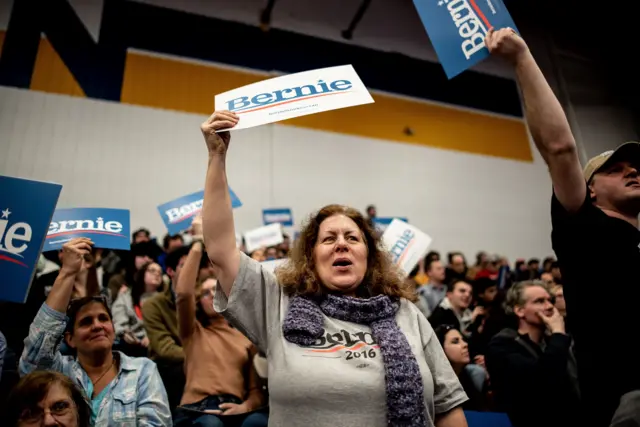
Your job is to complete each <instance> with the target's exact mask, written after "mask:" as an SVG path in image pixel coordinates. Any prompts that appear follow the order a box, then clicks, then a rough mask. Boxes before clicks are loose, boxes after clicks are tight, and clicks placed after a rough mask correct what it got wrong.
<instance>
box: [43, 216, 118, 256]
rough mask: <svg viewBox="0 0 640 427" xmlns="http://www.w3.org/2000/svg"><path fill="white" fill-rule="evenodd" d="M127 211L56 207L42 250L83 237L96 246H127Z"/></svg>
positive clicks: (116, 247) (51, 248)
mask: <svg viewBox="0 0 640 427" xmlns="http://www.w3.org/2000/svg"><path fill="white" fill-rule="evenodd" d="M130 227H131V226H130V214H129V211H128V210H127V209H109V208H72V209H56V211H55V212H54V214H53V219H52V220H51V224H50V225H49V231H48V232H47V238H46V240H45V242H44V248H43V250H42V251H43V252H46V251H56V250H59V249H62V246H63V245H64V244H65V243H67V242H68V241H70V240H73V239H76V238H79V237H87V238H89V239H91V240H92V241H93V243H94V246H95V247H96V248H105V249H122V250H129V249H130V248H131V237H130V236H131V231H130Z"/></svg>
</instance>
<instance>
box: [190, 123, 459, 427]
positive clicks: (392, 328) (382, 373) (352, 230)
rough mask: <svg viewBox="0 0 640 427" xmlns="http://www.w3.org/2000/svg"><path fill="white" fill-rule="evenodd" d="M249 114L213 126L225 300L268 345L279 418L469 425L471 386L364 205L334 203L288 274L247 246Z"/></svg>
mask: <svg viewBox="0 0 640 427" xmlns="http://www.w3.org/2000/svg"><path fill="white" fill-rule="evenodd" d="M238 120H239V119H238V116H237V115H236V114H234V113H230V112H228V111H216V112H215V113H213V115H211V117H209V119H207V120H206V121H205V122H204V123H203V124H202V126H201V130H202V133H203V135H204V138H205V141H206V145H207V148H208V151H209V159H208V169H207V175H206V183H205V194H204V203H203V213H202V219H203V231H204V240H205V245H206V251H207V254H208V255H209V259H210V260H211V262H212V264H213V266H214V268H215V270H216V276H217V277H218V286H216V291H215V298H214V306H215V309H216V311H217V312H218V313H221V314H223V315H224V316H225V317H226V318H227V319H228V320H229V321H230V322H231V323H232V324H233V325H234V326H236V327H237V328H238V329H240V330H241V331H242V332H243V333H244V334H245V335H246V336H247V337H248V338H249V339H250V340H251V341H253V342H254V343H255V344H256V345H257V346H258V347H259V349H260V350H262V351H263V352H264V353H265V354H267V355H268V357H267V359H268V363H269V393H270V402H269V405H270V414H269V425H271V426H287V427H297V426H304V427H307V426H315V427H333V426H335V425H336V423H338V424H340V425H348V426H353V427H357V426H367V427H375V426H380V427H383V426H416V427H418V426H420V427H424V426H430V427H434V426H435V427H463V426H466V425H467V423H466V420H465V416H464V413H463V412H462V409H461V404H462V403H463V402H465V401H466V400H467V396H466V394H465V392H464V390H463V388H462V386H461V385H460V382H459V380H458V378H457V376H456V374H455V372H454V371H453V369H452V368H451V364H450V363H449V361H448V360H447V358H446V356H445V354H444V352H443V350H442V347H441V346H440V344H439V342H438V338H437V337H436V336H435V334H434V331H433V329H432V328H431V326H430V325H429V322H428V321H427V319H426V318H425V317H424V316H423V315H422V313H420V311H419V310H418V308H417V307H416V306H415V305H414V304H413V303H412V302H411V301H410V300H413V299H415V293H414V292H412V291H411V290H410V289H409V288H408V287H407V286H406V285H405V284H404V282H403V280H402V278H401V276H400V274H399V272H398V270H397V269H396V267H394V265H393V264H392V263H391V260H390V257H389V256H388V254H387V253H386V251H383V250H382V249H381V247H380V246H379V240H378V238H377V237H376V235H375V231H374V230H373V229H372V228H371V226H370V225H368V224H367V221H366V219H365V218H364V217H363V216H362V214H361V213H360V212H358V211H357V210H355V209H353V208H349V207H346V206H340V205H330V206H325V207H324V208H322V209H320V211H319V212H318V213H317V214H316V215H315V216H313V217H312V218H311V219H310V221H309V222H308V223H307V224H306V225H305V226H304V227H303V228H302V230H301V232H300V237H299V239H298V240H297V241H296V243H295V246H294V248H293V249H292V251H291V253H290V258H289V261H288V262H287V263H285V264H284V265H282V266H280V267H279V268H278V269H277V270H276V273H275V274H274V273H272V272H270V271H269V270H267V269H265V268H264V267H263V266H262V265H260V263H258V262H256V261H255V260H252V259H251V258H249V257H247V256H246V255H244V254H242V253H240V251H239V250H238V249H237V248H236V240H235V230H234V222H233V213H232V209H231V200H230V198H229V195H228V191H227V187H228V185H227V176H226V156H227V150H228V147H229V142H230V139H231V136H230V133H229V132H220V133H218V132H217V131H220V130H224V129H229V128H232V127H234V126H235V125H237V124H238Z"/></svg>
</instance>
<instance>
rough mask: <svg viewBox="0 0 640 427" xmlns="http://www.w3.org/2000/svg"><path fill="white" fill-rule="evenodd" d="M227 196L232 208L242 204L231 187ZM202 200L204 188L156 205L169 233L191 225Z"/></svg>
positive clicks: (179, 231)
mask: <svg viewBox="0 0 640 427" xmlns="http://www.w3.org/2000/svg"><path fill="white" fill-rule="evenodd" d="M229 196H230V197H231V207H232V208H239V207H240V206H242V202H241V201H240V199H238V196H236V193H234V192H233V190H232V189H231V188H229ZM203 200H204V190H203V191H197V192H195V193H191V194H187V195H186V196H182V197H178V198H177V199H175V200H172V201H170V202H167V203H163V204H161V205H160V206H158V212H160V216H161V217H162V221H164V225H165V226H166V227H167V231H168V232H169V234H172V235H173V234H178V233H181V232H183V231H184V230H186V229H188V228H189V227H191V222H192V221H193V218H194V217H195V216H196V215H198V214H199V213H200V212H202V201H203Z"/></svg>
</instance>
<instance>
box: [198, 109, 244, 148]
mask: <svg viewBox="0 0 640 427" xmlns="http://www.w3.org/2000/svg"><path fill="white" fill-rule="evenodd" d="M238 120H240V117H238V115H237V114H236V113H232V112H231V111H215V112H214V113H213V114H212V115H211V117H209V118H208V119H207V120H206V121H205V122H204V123H202V125H201V126H200V130H201V131H202V135H204V139H205V141H206V143H207V148H208V149H209V154H210V155H211V154H218V155H225V154H226V153H227V149H228V148H229V142H230V141H231V134H230V133H229V132H220V133H218V132H217V131H219V130H221V129H229V128H232V127H234V126H235V125H237V124H238Z"/></svg>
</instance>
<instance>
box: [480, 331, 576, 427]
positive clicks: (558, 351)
mask: <svg viewBox="0 0 640 427" xmlns="http://www.w3.org/2000/svg"><path fill="white" fill-rule="evenodd" d="M571 345H572V342H571V338H570V337H569V336H568V335H564V334H552V335H551V336H549V337H546V338H545V339H544V341H543V343H542V345H538V344H536V343H534V342H533V341H532V340H531V339H530V338H529V336H528V335H521V334H518V332H517V331H515V330H513V329H504V330H502V331H501V332H500V333H498V334H497V335H496V336H495V337H493V338H492V339H491V341H490V342H489V345H488V346H487V352H486V354H485V363H486V365H487V369H488V371H489V375H490V376H491V383H492V386H493V390H494V392H495V400H496V404H497V406H498V410H499V411H501V412H506V413H507V414H508V415H509V418H510V419H511V422H512V423H513V426H514V427H529V426H531V427H534V426H535V427H540V426H545V427H556V426H557V427H560V426H563V427H564V426H572V425H578V423H577V417H578V414H579V412H578V405H579V392H578V387H577V377H576V375H575V362H574V358H573V354H572V350H571Z"/></svg>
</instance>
